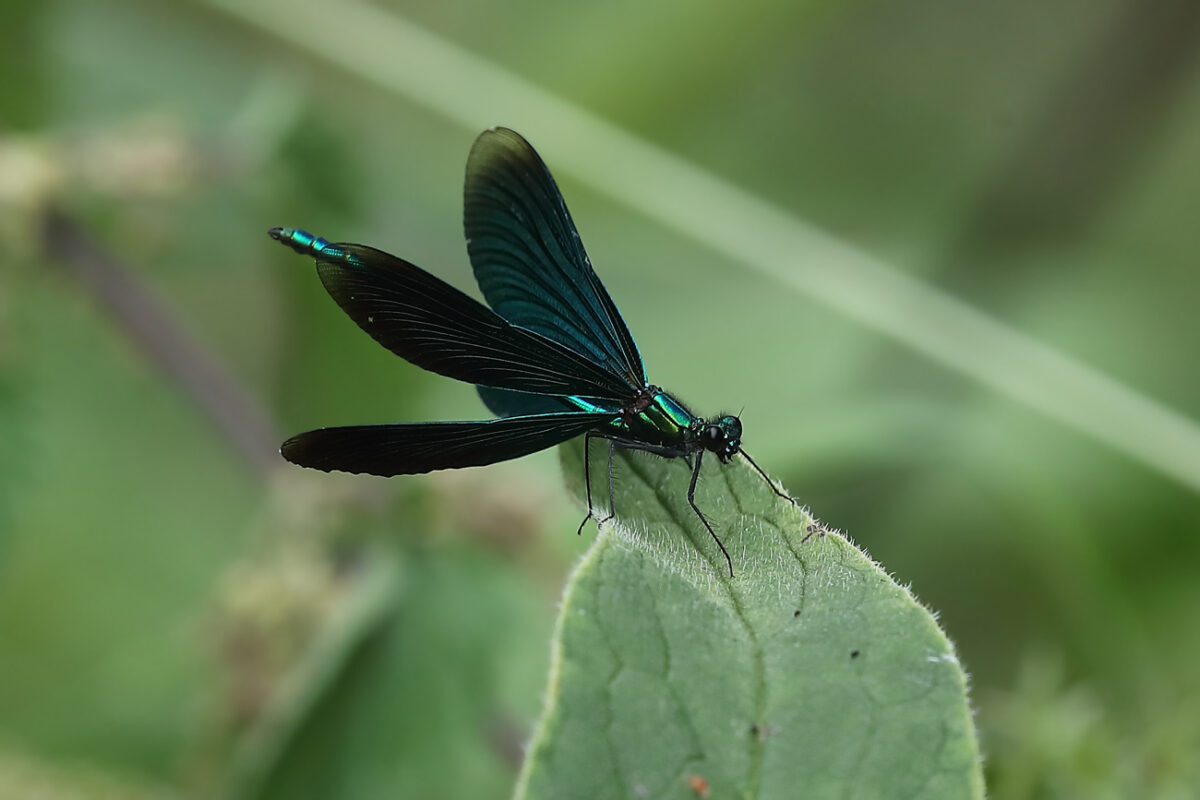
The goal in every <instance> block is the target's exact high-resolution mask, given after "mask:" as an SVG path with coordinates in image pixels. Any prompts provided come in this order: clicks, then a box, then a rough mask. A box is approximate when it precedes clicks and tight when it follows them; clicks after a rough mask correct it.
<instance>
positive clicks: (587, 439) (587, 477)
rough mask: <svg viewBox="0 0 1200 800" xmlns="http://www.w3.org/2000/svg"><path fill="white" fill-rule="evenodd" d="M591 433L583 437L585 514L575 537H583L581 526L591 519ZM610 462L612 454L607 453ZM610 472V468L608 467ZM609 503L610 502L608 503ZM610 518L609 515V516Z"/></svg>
mask: <svg viewBox="0 0 1200 800" xmlns="http://www.w3.org/2000/svg"><path fill="white" fill-rule="evenodd" d="M591 445H592V432H591V431H588V432H587V433H585V434H584V435H583V486H584V494H585V495H586V496H587V514H586V515H584V517H583V522H581V523H579V530H577V531H575V535H576V536H582V535H583V526H584V525H587V522H588V520H589V519H591V518H592V516H593V514H592V466H591V465H592V459H591V458H590V456H591ZM609 459H610V462H611V459H612V453H611V452H610V453H609ZM610 472H611V467H610ZM610 502H611V501H610ZM610 508H611V506H610ZM610 516H611V515H610Z"/></svg>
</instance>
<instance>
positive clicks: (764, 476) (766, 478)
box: [738, 448, 796, 505]
mask: <svg viewBox="0 0 1200 800" xmlns="http://www.w3.org/2000/svg"><path fill="white" fill-rule="evenodd" d="M738 452H739V453H741V454H742V458H744V459H746V460H747V461H749V462H750V466H752V467H754V469H755V471H757V472H758V474H759V475H762V479H763V480H764V481H766V482H767V486H770V487H771V491H772V492H774V493H775V494H777V495H779V496H780V497H782V498H783V499H784V500H787V501H788V502H789V503H791V504H792V505H796V498H794V497H792V496H791V495H790V494H788V493H787V492H783V491H780V490H779V487H778V486H776V485H775V482H774V481H773V480H771V478H770V477H769V476H768V475H767V473H765V472H763V471H762V467H760V466H759V465H758V464H755V463H754V459H753V458H751V457H750V454H749V453H747V452H746V451H745V450H742V449H741V448H738Z"/></svg>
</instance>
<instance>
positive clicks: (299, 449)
mask: <svg viewBox="0 0 1200 800" xmlns="http://www.w3.org/2000/svg"><path fill="white" fill-rule="evenodd" d="M612 418H613V416H612V415H611V414H580V413H566V414H542V415H538V416H531V417H510V418H509V419H494V420H488V421H486V422H413V423H405V424H399V425H353V426H350V427H346V428H321V429H319V430H315V431H308V432H307V433H301V434H299V435H298V436H293V437H292V438H290V439H288V440H287V441H286V442H284V443H283V447H281V448H280V450H279V452H280V453H281V454H282V455H283V457H284V458H286V459H287V460H288V461H291V462H292V463H293V464H299V465H300V466H302V467H312V468H313V469H320V470H324V471H326V472H329V471H331V470H340V471H342V472H357V473H363V472H365V473H368V474H370V475H383V476H385V477H388V476H392V475H414V474H416V473H419V472H431V471H432V470H436V469H457V468H459V467H479V466H483V465H485V464H494V463H496V462H497V461H507V460H509V459H512V458H519V457H520V456H524V455H528V454H529V453H534V452H537V451H538V450H544V449H546V448H547V447H552V446H554V445H556V444H559V443H561V442H565V441H567V440H568V439H573V438H575V437H576V436H579V435H580V434H582V433H586V432H587V431H589V430H592V429H593V428H597V427H601V426H603V425H604V424H605V423H607V422H609V421H610V420H612Z"/></svg>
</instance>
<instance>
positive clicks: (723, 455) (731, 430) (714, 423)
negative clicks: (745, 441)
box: [700, 414, 742, 463]
mask: <svg viewBox="0 0 1200 800" xmlns="http://www.w3.org/2000/svg"><path fill="white" fill-rule="evenodd" d="M700 444H701V445H703V447H704V449H705V450H707V451H709V452H710V453H715V454H716V456H717V458H719V459H720V460H721V462H722V463H724V462H726V461H728V460H729V459H731V458H733V456H734V455H735V454H736V453H737V452H738V450H739V449H741V446H742V421H741V420H740V419H738V418H737V417H735V416H734V415H732V414H726V415H724V416H722V417H717V418H715V419H711V420H708V421H707V422H705V424H704V428H703V429H702V430H701V431H700Z"/></svg>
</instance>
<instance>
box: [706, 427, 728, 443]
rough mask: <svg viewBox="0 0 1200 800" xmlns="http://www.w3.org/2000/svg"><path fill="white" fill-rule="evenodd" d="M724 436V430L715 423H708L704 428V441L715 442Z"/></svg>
mask: <svg viewBox="0 0 1200 800" xmlns="http://www.w3.org/2000/svg"><path fill="white" fill-rule="evenodd" d="M724 438H725V431H723V430H721V429H720V428H718V427H717V426H716V425H709V426H708V427H707V428H705V429H704V441H706V442H708V443H710V444H716V443H717V442H720V441H721V440H722V439H724Z"/></svg>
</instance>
